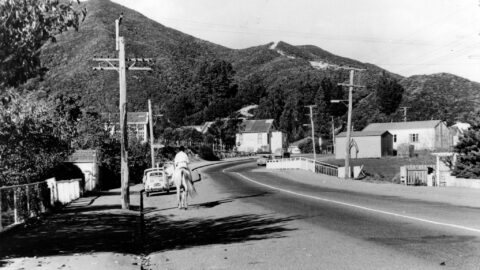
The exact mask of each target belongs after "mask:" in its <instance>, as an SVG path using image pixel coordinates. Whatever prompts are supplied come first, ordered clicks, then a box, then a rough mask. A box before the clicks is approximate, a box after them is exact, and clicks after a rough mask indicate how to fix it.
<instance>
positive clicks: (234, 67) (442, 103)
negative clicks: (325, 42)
mask: <svg viewBox="0 0 480 270" xmlns="http://www.w3.org/2000/svg"><path fill="white" fill-rule="evenodd" d="M81 5H82V7H85V8H86V9H87V10H88V13H87V16H86V18H85V20H84V21H82V22H81V24H80V28H79V30H78V31H68V32H65V33H63V34H61V35H59V36H58V37H57V38H56V39H57V42H55V43H51V42H49V43H47V44H46V45H45V46H44V47H43V48H42V50H41V62H42V65H43V66H44V67H45V68H47V69H48V70H47V71H46V73H45V75H44V76H43V77H42V78H36V79H31V80H30V81H28V82H27V83H26V84H25V85H24V86H23V88H26V89H29V90H31V91H34V90H44V91H46V92H47V93H48V94H49V95H53V94H54V93H61V94H62V95H65V96H77V97H80V98H81V99H82V103H83V104H84V106H85V107H86V108H88V110H94V111H97V112H116V111H117V109H118V99H119V97H118V75H117V73H116V72H115V71H93V70H92V67H93V66H95V65H97V63H96V62H94V61H92V58H94V56H97V57H98V56H104V57H107V56H109V57H116V52H115V46H114V45H115V44H114V39H115V32H114V29H115V27H114V21H115V19H117V18H118V16H119V15H120V14H121V13H122V12H123V21H122V25H121V31H120V33H121V35H122V36H124V37H125V40H126V52H127V57H151V58H154V63H153V64H152V68H153V71H152V72H134V71H131V72H128V75H127V93H128V94H127V95H128V102H129V110H131V111H145V110H146V109H147V99H149V98H150V99H152V102H153V104H154V110H155V112H156V113H162V114H164V115H165V117H166V118H167V119H168V123H170V124H171V125H173V126H175V125H186V124H200V123H202V122H204V121H210V120H213V119H215V118H218V117H226V116H229V115H231V114H232V113H233V112H234V111H236V110H238V109H239V108H241V107H243V106H245V105H249V104H258V105H259V107H258V109H257V110H256V112H255V115H254V117H255V118H274V119H275V120H276V121H277V126H278V127H279V128H280V129H282V130H283V131H286V132H287V133H288V134H289V140H290V141H294V140H297V139H300V138H303V137H304V136H306V135H307V133H308V128H307V129H306V127H304V126H303V125H302V124H304V123H308V119H307V116H306V113H307V111H306V108H305V107H304V106H305V105H309V104H316V105H317V108H316V116H315V122H316V131H317V132H318V134H319V135H322V136H326V137H329V136H330V135H331V133H330V132H331V122H330V121H331V119H332V117H333V119H334V121H335V126H336V127H338V126H341V124H342V123H344V122H345V118H346V116H345V112H346V107H345V106H344V105H343V104H341V103H340V104H333V103H330V100H331V99H346V97H347V96H346V89H343V88H342V87H340V86H338V85H337V84H338V83H341V82H347V81H348V75H349V74H348V71H347V70H345V69H344V68H343V67H346V66H351V67H356V68H363V69H365V71H361V72H357V73H356V74H357V75H356V77H355V84H361V85H365V88H360V89H356V91H355V92H354V127H355V129H360V128H362V127H363V126H365V125H366V124H368V123H369V122H372V121H399V120H401V119H403V114H402V112H400V111H399V110H398V107H399V106H407V107H409V109H408V117H409V119H411V120H426V119H442V120H447V121H448V122H449V123H453V122H454V121H456V120H465V119H468V115H469V114H470V113H471V112H473V111H474V110H477V107H478V106H477V104H478V102H480V96H479V93H480V84H478V83H475V82H470V81H468V80H466V79H464V78H460V77H457V76H454V75H451V74H435V75H422V76H412V77H409V78H403V77H401V76H399V75H397V74H393V73H390V72H388V71H386V70H383V69H381V68H380V67H377V66H375V65H372V64H368V63H362V62H359V61H356V60H353V59H348V58H345V57H341V56H337V55H334V54H332V53H329V52H327V51H325V50H322V49H321V48H318V47H316V46H312V45H303V46H293V45H290V44H287V43H285V42H278V43H270V44H265V45H260V46H256V47H251V48H247V49H241V50H233V49H229V48H225V47H222V46H220V45H216V44H213V43H210V42H208V41H204V40H200V39H197V38H195V37H192V36H190V35H187V34H184V33H181V32H179V31H176V30H174V29H171V28H168V27H165V26H163V25H161V24H159V23H157V22H154V21H152V20H150V19H148V18H146V17H145V16H143V15H141V14H139V13H137V12H135V11H132V10H129V9H127V8H125V7H122V6H120V5H117V4H115V3H112V2H110V1H108V0H90V1H86V2H85V3H82V4H81Z"/></svg>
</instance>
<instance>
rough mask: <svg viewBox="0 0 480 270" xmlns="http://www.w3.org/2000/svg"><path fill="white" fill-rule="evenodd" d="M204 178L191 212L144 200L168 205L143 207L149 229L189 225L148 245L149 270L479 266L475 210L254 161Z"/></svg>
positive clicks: (479, 215)
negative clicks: (289, 174)
mask: <svg viewBox="0 0 480 270" xmlns="http://www.w3.org/2000/svg"><path fill="white" fill-rule="evenodd" d="M202 176H203V180H202V181H201V182H199V183H197V189H198V191H199V196H198V197H196V198H194V199H193V200H192V201H191V208H190V209H189V210H188V211H181V210H178V209H175V205H174V202H173V201H172V198H173V196H171V195H168V196H154V197H150V198H149V199H148V200H147V201H146V207H147V209H148V207H149V206H150V207H151V208H152V209H153V207H152V206H156V207H157V208H158V205H159V204H160V205H165V207H164V208H161V209H160V210H152V212H151V213H148V211H146V213H147V214H146V215H147V216H146V220H147V221H146V222H147V226H146V227H147V229H146V230H147V235H148V234H149V233H150V235H152V234H156V233H162V232H163V233H167V230H165V231H161V232H159V231H155V230H154V228H152V227H155V226H158V221H159V219H160V217H165V216H168V217H170V219H171V220H174V221H175V222H176V223H175V224H177V223H178V222H180V224H179V225H178V226H176V225H175V226H173V227H174V228H177V229H178V231H175V230H172V226H167V228H169V230H168V233H169V234H170V236H172V235H176V234H180V233H181V231H184V230H185V231H188V228H189V227H190V228H191V229H192V230H193V231H195V232H194V233H191V234H188V233H187V234H188V235H190V238H189V239H190V240H185V241H184V242H182V241H180V242H179V237H177V236H176V237H173V238H172V237H170V238H169V237H167V238H165V239H163V241H164V243H163V244H164V246H163V247H164V248H163V250H159V248H155V246H154V244H150V245H151V246H152V247H153V249H152V250H151V251H152V252H151V253H152V255H151V256H150V257H149V260H150V261H151V262H150V263H151V264H150V265H151V268H152V269H164V268H165V269H247V267H248V268H249V269H480V230H479V229H478V228H479V224H480V209H478V208H473V207H465V206H455V205H451V204H445V203H438V202H437V203H434V202H428V201H422V200H407V199H404V198H400V197H395V196H378V195H370V194H365V193H356V192H351V191H343V190H338V189H329V188H324V187H321V186H318V185H309V184H304V183H299V182H295V181H291V180H290V179H285V178H282V177H278V176H274V175H272V174H270V173H268V171H267V170H266V169H264V168H257V166H256V164H255V163H253V162H242V163H236V164H223V165H216V166H212V167H206V168H204V169H202ZM479 199H480V198H479ZM167 201H168V202H167ZM180 225H181V226H180ZM149 226H150V227H149ZM147 237H148V236H147ZM150 238H151V239H155V238H154V237H150ZM187 238H188V237H187ZM192 238H194V239H195V240H191V239H192ZM165 241H171V243H172V246H168V245H167V246H166V247H165ZM173 243H175V244H174V245H173ZM157 251H162V252H161V253H160V252H157ZM184 256H187V257H188V258H189V259H188V260H185V258H183V259H182V257H184Z"/></svg>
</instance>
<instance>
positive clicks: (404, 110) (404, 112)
mask: <svg viewBox="0 0 480 270" xmlns="http://www.w3.org/2000/svg"><path fill="white" fill-rule="evenodd" d="M400 108H401V109H403V122H407V109H408V108H410V107H400Z"/></svg>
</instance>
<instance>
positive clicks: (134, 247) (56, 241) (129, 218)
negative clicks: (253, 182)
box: [0, 159, 238, 270]
mask: <svg viewBox="0 0 480 270" xmlns="http://www.w3.org/2000/svg"><path fill="white" fill-rule="evenodd" d="M234 160H238V159H232V160H228V159H227V160H223V161H219V162H209V161H197V162H195V163H194V164H192V168H201V167H203V166H207V165H209V164H212V163H224V162H231V161H234ZM142 189H143V185H142V184H139V185H135V186H131V187H130V206H131V207H130V209H131V210H122V209H121V201H120V189H112V190H108V191H103V192H96V193H91V194H89V195H87V196H85V197H82V198H80V199H78V200H76V201H74V202H72V203H71V204H69V205H67V206H65V207H64V208H62V209H60V210H59V211H56V212H54V213H53V214H50V215H48V216H46V218H42V219H40V220H36V221H31V222H29V223H28V224H25V225H19V226H18V227H16V228H13V229H11V230H9V231H6V232H4V233H0V268H1V269H15V270H27V269H74V270H76V269H78V270H85V269H120V270H123V269H125V270H126V269H136V270H138V269H141V265H142V263H143V262H142V260H143V257H142V253H143V249H142V244H143V243H142V237H141V235H140V234H141V227H140V226H141V217H140V191H141V190H142Z"/></svg>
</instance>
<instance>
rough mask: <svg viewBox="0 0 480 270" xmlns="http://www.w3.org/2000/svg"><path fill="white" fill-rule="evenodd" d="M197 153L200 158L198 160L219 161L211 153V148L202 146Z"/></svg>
mask: <svg viewBox="0 0 480 270" xmlns="http://www.w3.org/2000/svg"><path fill="white" fill-rule="evenodd" d="M197 152H198V155H199V156H200V158H202V159H204V160H208V161H215V160H219V159H218V157H217V156H216V155H215V153H214V152H213V149H212V148H211V147H208V146H205V145H202V146H200V147H199V148H198V151H197Z"/></svg>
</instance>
